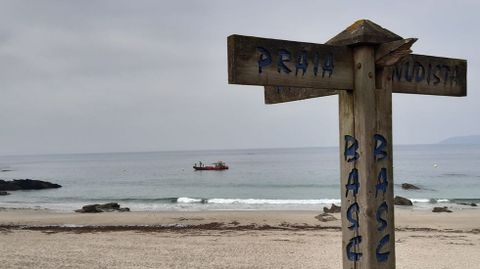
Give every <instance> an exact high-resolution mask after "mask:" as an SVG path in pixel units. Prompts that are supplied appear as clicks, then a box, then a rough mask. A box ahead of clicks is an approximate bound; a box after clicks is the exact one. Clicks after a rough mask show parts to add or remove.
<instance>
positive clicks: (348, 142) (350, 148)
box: [343, 135, 360, 162]
mask: <svg viewBox="0 0 480 269" xmlns="http://www.w3.org/2000/svg"><path fill="white" fill-rule="evenodd" d="M357 150H358V141H357V139H355V137H353V136H351V135H346V136H345V151H344V152H343V155H345V160H346V161H347V162H353V161H356V160H358V158H360V154H358V152H357Z"/></svg>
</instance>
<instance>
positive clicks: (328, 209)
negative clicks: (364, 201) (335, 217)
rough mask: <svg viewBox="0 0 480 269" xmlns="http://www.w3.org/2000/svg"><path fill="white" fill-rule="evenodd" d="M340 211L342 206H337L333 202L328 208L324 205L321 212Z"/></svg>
mask: <svg viewBox="0 0 480 269" xmlns="http://www.w3.org/2000/svg"><path fill="white" fill-rule="evenodd" d="M341 211H342V207H340V206H337V205H335V204H332V206H331V207H330V208H328V207H324V208H323V212H324V213H340V212H341Z"/></svg>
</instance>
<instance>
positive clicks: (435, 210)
mask: <svg viewBox="0 0 480 269" xmlns="http://www.w3.org/2000/svg"><path fill="white" fill-rule="evenodd" d="M432 212H435V213H441V212H446V213H452V210H450V209H448V207H446V206H444V207H434V208H433V210H432Z"/></svg>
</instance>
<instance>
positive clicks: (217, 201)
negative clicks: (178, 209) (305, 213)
mask: <svg viewBox="0 0 480 269" xmlns="http://www.w3.org/2000/svg"><path fill="white" fill-rule="evenodd" d="M207 203H208V204H246V205H321V204H335V203H340V199H305V200H300V199H223V198H213V199H208V200H207Z"/></svg>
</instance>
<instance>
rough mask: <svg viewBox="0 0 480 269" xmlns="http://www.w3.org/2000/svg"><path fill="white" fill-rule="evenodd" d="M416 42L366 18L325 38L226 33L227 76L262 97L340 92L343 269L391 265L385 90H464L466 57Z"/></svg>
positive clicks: (275, 99)
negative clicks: (428, 52) (428, 51)
mask: <svg viewBox="0 0 480 269" xmlns="http://www.w3.org/2000/svg"><path fill="white" fill-rule="evenodd" d="M415 41H416V39H413V38H409V39H403V38H402V37H400V36H398V35H396V34H394V33H392V32H390V31H388V30H386V29H384V28H382V27H380V26H379V25H377V24H375V23H373V22H371V21H368V20H359V21H357V22H355V23H354V24H353V25H351V26H350V27H348V28H347V29H345V30H344V31H343V32H341V33H340V34H338V35H337V36H335V37H334V38H332V39H331V40H329V41H328V42H327V44H312V43H303V42H293V41H284V40H275V39H265V38H257V37H247V36H239V35H232V36H229V37H228V78H229V83H234V84H249V85H262V86H265V102H266V103H267V104H275V103H283V102H290V101H297V100H303V99H308V98H315V97H321V96H328V95H334V94H338V95H339V116H340V170H341V172H340V177H341V179H340V182H341V200H342V252H343V268H344V269H353V268H359V269H379V268H382V269H393V268H395V225H394V214H393V213H394V212H393V211H394V204H393V163H392V92H394V93H412V94H429V95H445V96H466V71H467V63H466V61H465V60H458V59H448V58H441V57H432V56H423V55H415V54H410V52H411V50H410V47H411V45H412V44H413V43H414V42H415Z"/></svg>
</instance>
